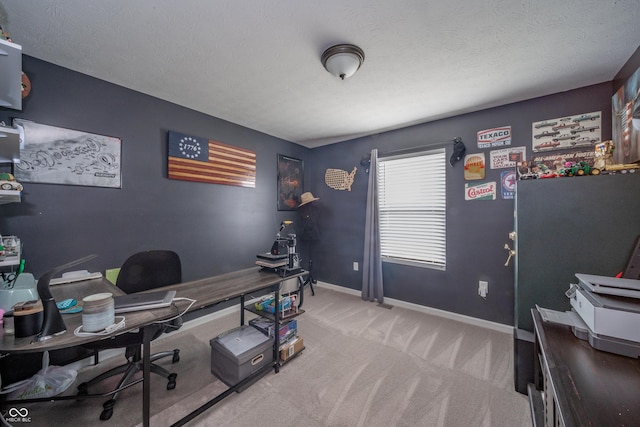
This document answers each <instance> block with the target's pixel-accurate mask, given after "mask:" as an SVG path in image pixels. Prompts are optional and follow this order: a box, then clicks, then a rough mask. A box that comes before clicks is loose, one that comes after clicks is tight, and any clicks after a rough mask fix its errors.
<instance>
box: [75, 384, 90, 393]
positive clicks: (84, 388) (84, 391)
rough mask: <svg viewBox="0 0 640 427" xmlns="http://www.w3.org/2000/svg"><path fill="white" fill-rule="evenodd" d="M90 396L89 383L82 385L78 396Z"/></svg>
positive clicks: (79, 387)
mask: <svg viewBox="0 0 640 427" xmlns="http://www.w3.org/2000/svg"><path fill="white" fill-rule="evenodd" d="M88 394H89V386H88V385H87V383H82V384H80V385H79V386H78V396H86V395H88Z"/></svg>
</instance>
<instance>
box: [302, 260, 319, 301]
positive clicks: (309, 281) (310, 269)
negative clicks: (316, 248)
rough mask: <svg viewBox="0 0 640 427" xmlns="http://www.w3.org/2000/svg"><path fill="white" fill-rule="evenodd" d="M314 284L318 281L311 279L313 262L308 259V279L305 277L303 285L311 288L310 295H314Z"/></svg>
mask: <svg viewBox="0 0 640 427" xmlns="http://www.w3.org/2000/svg"><path fill="white" fill-rule="evenodd" d="M316 283H318V281H317V280H316V279H314V277H313V260H312V259H311V258H309V277H307V280H306V281H305V282H304V284H305V285H307V284H308V285H309V287H310V288H311V295H315V294H316V291H315V290H313V285H315V284H316Z"/></svg>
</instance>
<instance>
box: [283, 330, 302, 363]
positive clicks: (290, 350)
mask: <svg viewBox="0 0 640 427" xmlns="http://www.w3.org/2000/svg"><path fill="white" fill-rule="evenodd" d="M302 350H304V340H303V339H302V337H300V336H299V337H297V338H296V339H294V340H293V341H291V342H288V343H287V344H285V345H283V346H282V347H280V361H281V362H285V361H286V360H288V359H291V358H292V357H293V356H295V355H296V354H298V353H300V352H301V351H302Z"/></svg>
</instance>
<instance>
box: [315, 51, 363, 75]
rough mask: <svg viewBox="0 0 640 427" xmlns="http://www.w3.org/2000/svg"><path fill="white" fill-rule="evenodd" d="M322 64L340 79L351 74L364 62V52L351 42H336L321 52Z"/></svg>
mask: <svg viewBox="0 0 640 427" xmlns="http://www.w3.org/2000/svg"><path fill="white" fill-rule="evenodd" d="M320 60H321V61H322V65H324V68H326V69H327V71H328V72H330V73H331V74H333V75H334V76H336V77H340V78H341V79H342V80H344V79H346V78H349V77H351V76H353V75H354V74H355V73H356V71H358V68H360V66H361V65H362V63H363V62H364V52H363V51H362V49H360V48H359V47H358V46H354V45H352V44H337V45H335V46H331V47H330V48H329V49H327V50H325V51H324V52H323V53H322V57H321V58H320Z"/></svg>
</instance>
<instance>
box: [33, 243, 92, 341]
mask: <svg viewBox="0 0 640 427" xmlns="http://www.w3.org/2000/svg"><path fill="white" fill-rule="evenodd" d="M95 257H97V255H89V256H86V257H84V258H80V259H77V260H75V261H71V262H69V263H67V264H64V265H61V266H58V267H55V268H53V269H51V270H49V271H47V272H46V273H44V274H43V275H42V276H41V277H40V279H39V280H38V286H37V288H38V296H39V297H40V300H41V301H42V309H43V311H44V313H43V320H42V329H40V333H38V335H37V336H36V341H44V340H48V339H49V338H52V337H54V336H56V335H60V334H63V333H64V332H65V331H66V330H67V327H66V326H65V324H64V320H62V315H61V314H60V310H58V306H57V304H56V300H55V299H54V298H53V295H51V289H49V282H50V281H51V278H52V277H53V276H55V275H56V273H59V272H61V271H64V270H66V269H68V268H71V267H73V266H76V265H78V264H82V263H83V262H87V261H89V260H91V259H93V258H95Z"/></svg>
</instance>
